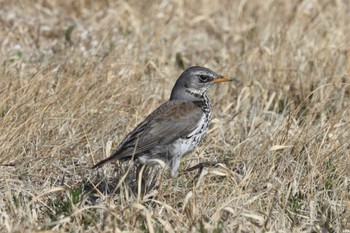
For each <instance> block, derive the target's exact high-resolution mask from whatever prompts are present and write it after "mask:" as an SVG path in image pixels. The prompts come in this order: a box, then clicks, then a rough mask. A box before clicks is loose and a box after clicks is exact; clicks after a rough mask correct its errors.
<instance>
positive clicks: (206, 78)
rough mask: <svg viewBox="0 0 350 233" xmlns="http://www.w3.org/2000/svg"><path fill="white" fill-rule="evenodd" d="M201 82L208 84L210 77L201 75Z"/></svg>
mask: <svg viewBox="0 0 350 233" xmlns="http://www.w3.org/2000/svg"><path fill="white" fill-rule="evenodd" d="M199 80H200V81H201V82H204V83H205V82H208V76H205V75H199Z"/></svg>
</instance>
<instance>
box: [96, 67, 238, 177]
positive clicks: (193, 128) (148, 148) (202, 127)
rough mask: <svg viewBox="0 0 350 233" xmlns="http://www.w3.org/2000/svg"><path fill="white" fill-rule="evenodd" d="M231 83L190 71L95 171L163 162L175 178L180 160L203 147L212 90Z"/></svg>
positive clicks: (212, 74)
mask: <svg viewBox="0 0 350 233" xmlns="http://www.w3.org/2000/svg"><path fill="white" fill-rule="evenodd" d="M229 81H233V79H230V78H228V77H227V76H223V75H219V74H217V73H215V72H214V71H212V70H211V69H209V68H206V67H201V66H192V67H189V68H188V69H186V70H185V71H183V73H182V74H181V75H180V76H179V78H178V79H177V81H176V82H175V85H174V87H173V89H172V91H171V95H170V99H169V100H168V101H166V102H164V103H163V104H161V105H160V106H159V107H158V108H157V109H155V110H154V111H153V112H152V113H151V114H150V115H148V116H147V117H146V118H145V119H144V120H143V121H142V122H141V123H139V124H138V125H137V126H136V128H135V129H134V130H132V131H131V132H130V133H129V134H128V135H127V136H126V137H125V139H124V140H123V141H122V142H121V143H120V145H119V146H118V147H117V149H116V150H115V151H114V152H113V153H112V155H111V156H109V157H107V158H106V159H103V160H101V161H100V162H98V163H97V164H95V165H94V166H93V167H92V168H93V169H95V168H98V167H100V166H102V165H104V164H106V163H107V162H110V161H112V160H119V161H127V160H131V159H133V160H134V161H135V162H136V164H138V165H139V166H142V165H149V164H155V163H157V161H158V160H161V161H163V162H164V163H165V164H166V165H167V166H168V167H169V175H170V177H176V176H177V175H178V168H179V166H180V160H181V158H182V157H183V156H185V155H188V154H190V153H191V152H192V151H193V150H194V149H196V148H197V147H198V146H199V145H200V144H201V142H202V141H203V138H204V135H205V134H206V132H207V130H208V126H209V122H210V121H211V115H212V109H211V104H210V100H209V97H208V96H207V92H208V90H209V88H210V87H211V86H212V85H213V84H215V83H220V82H229Z"/></svg>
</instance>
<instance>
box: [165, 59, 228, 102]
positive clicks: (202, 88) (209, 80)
mask: <svg viewBox="0 0 350 233" xmlns="http://www.w3.org/2000/svg"><path fill="white" fill-rule="evenodd" d="M228 81H232V80H231V79H229V78H228V77H226V76H223V75H219V74H217V73H215V72H214V71H212V70H210V69H208V68H205V67H201V66H192V67H190V68H188V69H187V70H185V71H184V72H183V73H182V74H181V75H180V77H179V78H178V79H177V81H176V83H175V86H174V87H173V90H172V92H171V96H170V100H188V101H200V100H203V98H204V97H205V95H206V93H207V91H208V89H209V87H210V86H212V85H213V84H214V83H218V82H228Z"/></svg>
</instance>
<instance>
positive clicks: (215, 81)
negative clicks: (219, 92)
mask: <svg viewBox="0 0 350 233" xmlns="http://www.w3.org/2000/svg"><path fill="white" fill-rule="evenodd" d="M231 81H234V80H233V79H230V78H228V77H227V76H219V77H218V78H216V79H214V80H213V81H212V82H214V83H221V82H231Z"/></svg>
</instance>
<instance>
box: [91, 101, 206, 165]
mask: <svg viewBox="0 0 350 233" xmlns="http://www.w3.org/2000/svg"><path fill="white" fill-rule="evenodd" d="M203 114H204V113H203V111H202V110H201V108H200V107H198V106H197V105H195V104H194V103H192V102H185V101H167V102H165V103H164V104H162V105H161V106H159V107H158V108H157V109H156V110H155V111H154V112H152V113H151V114H150V115H149V116H148V117H147V118H146V119H145V120H144V121H143V122H141V123H140V124H139V125H138V126H137V127H136V128H135V129H134V130H133V131H132V132H131V133H129V135H128V136H127V137H126V138H125V139H124V141H123V142H122V143H121V144H120V146H119V148H118V149H117V150H116V151H115V152H114V153H113V154H112V155H111V156H110V157H108V158H106V159H104V160H102V161H100V162H99V163H97V164H96V165H95V166H93V168H96V167H99V166H101V165H103V164H104V163H106V162H108V161H111V160H114V159H118V160H123V159H129V158H131V157H132V155H133V153H134V152H135V158H137V156H138V155H139V154H142V153H144V152H146V151H148V150H150V149H152V148H154V147H155V146H156V145H166V144H169V143H172V142H174V141H175V140H176V139H178V138H181V137H186V136H187V135H189V134H190V133H191V132H192V131H193V130H194V129H195V127H196V126H197V124H198V123H199V121H200V119H201V117H202V116H203ZM135 146H136V149H135Z"/></svg>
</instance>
